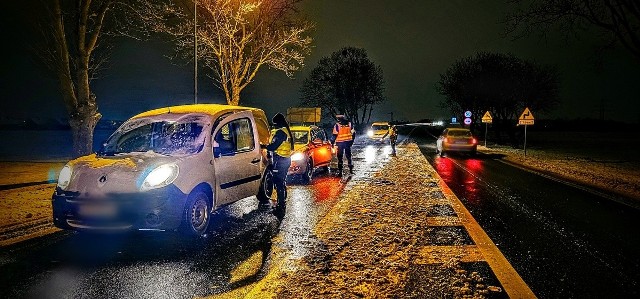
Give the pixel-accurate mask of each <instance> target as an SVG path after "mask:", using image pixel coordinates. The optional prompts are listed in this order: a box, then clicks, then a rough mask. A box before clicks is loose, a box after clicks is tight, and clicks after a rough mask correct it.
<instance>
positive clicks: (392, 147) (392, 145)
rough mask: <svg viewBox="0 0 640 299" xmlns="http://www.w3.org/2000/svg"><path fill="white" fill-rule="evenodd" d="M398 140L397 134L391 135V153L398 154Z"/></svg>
mask: <svg viewBox="0 0 640 299" xmlns="http://www.w3.org/2000/svg"><path fill="white" fill-rule="evenodd" d="M397 140H398V137H397V136H391V137H389V143H390V144H391V154H393V155H395V154H396V141H397Z"/></svg>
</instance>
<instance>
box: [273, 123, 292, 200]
mask: <svg viewBox="0 0 640 299" xmlns="http://www.w3.org/2000/svg"><path fill="white" fill-rule="evenodd" d="M271 121H272V122H273V126H274V128H275V131H274V132H273V133H272V134H271V138H270V141H269V145H267V150H268V151H269V152H272V153H273V154H272V159H273V183H274V184H275V188H276V194H277V195H278V205H277V207H278V209H280V210H282V211H284V207H285V203H286V198H287V172H288V171H289V166H291V152H292V151H293V138H292V137H291V129H289V124H288V123H287V120H286V119H285V117H284V115H282V114H281V113H277V114H276V115H274V116H273V118H272V119H271Z"/></svg>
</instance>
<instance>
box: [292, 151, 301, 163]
mask: <svg viewBox="0 0 640 299" xmlns="http://www.w3.org/2000/svg"><path fill="white" fill-rule="evenodd" d="M302 160H304V154H303V153H299V152H298V153H293V155H291V161H302Z"/></svg>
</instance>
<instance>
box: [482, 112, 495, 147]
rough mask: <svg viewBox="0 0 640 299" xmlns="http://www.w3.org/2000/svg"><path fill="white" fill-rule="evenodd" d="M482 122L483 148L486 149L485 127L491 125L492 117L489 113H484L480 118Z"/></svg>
mask: <svg viewBox="0 0 640 299" xmlns="http://www.w3.org/2000/svg"><path fill="white" fill-rule="evenodd" d="M482 122H483V123H484V147H487V126H488V125H489V124H490V123H493V117H491V113H489V111H487V112H485V113H484V115H483V116H482Z"/></svg>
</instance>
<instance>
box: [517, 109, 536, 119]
mask: <svg viewBox="0 0 640 299" xmlns="http://www.w3.org/2000/svg"><path fill="white" fill-rule="evenodd" d="M518 120H533V114H532V113H531V111H529V108H524V112H522V114H521V115H520V118H518Z"/></svg>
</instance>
